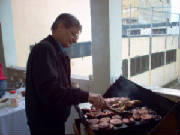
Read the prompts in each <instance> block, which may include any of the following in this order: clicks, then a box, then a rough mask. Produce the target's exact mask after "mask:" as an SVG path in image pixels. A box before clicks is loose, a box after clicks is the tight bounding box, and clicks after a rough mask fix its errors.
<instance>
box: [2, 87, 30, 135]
mask: <svg viewBox="0 0 180 135" xmlns="http://www.w3.org/2000/svg"><path fill="white" fill-rule="evenodd" d="M19 90H21V89H19ZM3 97H9V93H6V94H5V96H3ZM0 135H30V132H29V128H28V125H27V121H26V115H25V100H24V98H21V100H20V101H19V105H18V107H3V108H0Z"/></svg>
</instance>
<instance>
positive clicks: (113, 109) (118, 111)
mask: <svg viewBox="0 0 180 135" xmlns="http://www.w3.org/2000/svg"><path fill="white" fill-rule="evenodd" d="M104 109H107V110H110V111H112V112H114V113H116V114H120V113H122V112H123V111H124V110H125V105H124V104H121V106H120V107H119V108H113V107H111V106H110V105H108V104H107V105H106V106H105V107H104Z"/></svg>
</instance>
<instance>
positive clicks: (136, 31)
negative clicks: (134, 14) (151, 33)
mask: <svg viewBox="0 0 180 135" xmlns="http://www.w3.org/2000/svg"><path fill="white" fill-rule="evenodd" d="M140 34H141V31H140V29H136V30H128V35H140Z"/></svg>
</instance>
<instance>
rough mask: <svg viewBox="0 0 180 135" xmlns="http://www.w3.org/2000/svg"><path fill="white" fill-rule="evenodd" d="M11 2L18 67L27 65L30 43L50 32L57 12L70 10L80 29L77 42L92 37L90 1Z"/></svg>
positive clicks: (48, 0) (27, 0)
mask: <svg viewBox="0 0 180 135" xmlns="http://www.w3.org/2000/svg"><path fill="white" fill-rule="evenodd" d="M4 1H5V0H4ZM11 2H12V13H13V24H14V27H13V28H14V34H15V40H16V49H17V65H18V66H23V67H25V66H26V61H27V58H28V55H29V45H33V44H35V43H37V42H39V41H40V40H41V39H42V38H44V37H46V36H47V35H48V34H51V31H50V28H51V25H52V23H53V21H54V20H55V18H56V17H57V16H58V15H59V14H60V13H63V12H68V13H72V14H73V15H75V16H76V17H77V18H78V19H79V20H80V22H81V24H82V25H83V30H82V34H81V35H80V39H79V41H89V40H91V29H90V25H91V20H90V3H89V0H51V1H50V0H11Z"/></svg>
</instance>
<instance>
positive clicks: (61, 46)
mask: <svg viewBox="0 0 180 135" xmlns="http://www.w3.org/2000/svg"><path fill="white" fill-rule="evenodd" d="M57 43H58V45H59V46H60V48H61V50H62V51H63V52H64V46H63V45H62V44H61V43H60V42H59V41H57Z"/></svg>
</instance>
